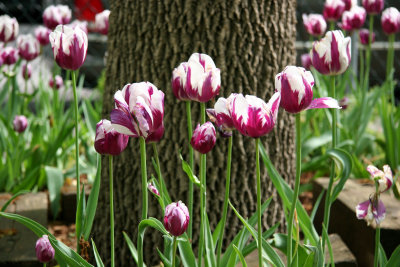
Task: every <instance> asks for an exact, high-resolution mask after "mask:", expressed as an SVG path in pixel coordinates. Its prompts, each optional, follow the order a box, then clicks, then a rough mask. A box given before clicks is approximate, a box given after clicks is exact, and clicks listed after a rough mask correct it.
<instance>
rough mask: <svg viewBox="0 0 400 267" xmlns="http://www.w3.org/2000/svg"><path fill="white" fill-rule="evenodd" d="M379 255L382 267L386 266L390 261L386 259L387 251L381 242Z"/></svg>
mask: <svg viewBox="0 0 400 267" xmlns="http://www.w3.org/2000/svg"><path fill="white" fill-rule="evenodd" d="M378 253H379V256H378V257H379V262H380V264H379V265H380V266H386V264H387V262H388V259H387V257H386V252H385V249H384V248H383V247H382V244H381V242H379V251H378Z"/></svg>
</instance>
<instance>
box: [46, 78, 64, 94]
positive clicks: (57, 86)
mask: <svg viewBox="0 0 400 267" xmlns="http://www.w3.org/2000/svg"><path fill="white" fill-rule="evenodd" d="M55 80H56V84H55V85H54V80H53V77H50V80H49V86H50V88H54V89H56V90H58V89H60V88H61V87H63V85H64V82H63V79H62V77H61V76H60V75H56V77H55Z"/></svg>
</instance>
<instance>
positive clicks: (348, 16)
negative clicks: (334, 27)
mask: <svg viewBox="0 0 400 267" xmlns="http://www.w3.org/2000/svg"><path fill="white" fill-rule="evenodd" d="M366 17H367V13H366V12H365V9H364V8H362V7H360V6H356V5H355V6H353V7H352V8H351V9H350V10H349V11H345V12H343V16H342V23H340V25H339V26H340V27H341V28H342V29H343V30H345V31H353V30H358V29H360V28H361V27H362V26H363V25H364V22H365V19H366Z"/></svg>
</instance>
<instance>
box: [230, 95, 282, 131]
mask: <svg viewBox="0 0 400 267" xmlns="http://www.w3.org/2000/svg"><path fill="white" fill-rule="evenodd" d="M280 100H281V94H280V93H279V92H276V93H275V94H273V95H272V97H271V99H270V100H269V101H268V103H265V102H264V100H262V99H261V98H258V97H256V96H253V95H246V97H244V96H243V95H242V94H238V95H236V96H235V98H234V99H233V101H232V107H231V110H232V120H233V124H234V125H235V128H236V129H237V130H238V131H239V132H240V133H241V134H243V135H246V136H250V137H253V138H258V137H260V136H263V135H266V134H267V133H269V132H270V131H271V130H272V129H273V127H274V126H275V123H276V119H277V116H278V109H279V103H280Z"/></svg>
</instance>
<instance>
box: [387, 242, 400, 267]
mask: <svg viewBox="0 0 400 267" xmlns="http://www.w3.org/2000/svg"><path fill="white" fill-rule="evenodd" d="M397 266H400V246H397V248H396V249H395V250H394V251H393V253H392V256H390V259H389V260H388V262H387V264H386V267H397Z"/></svg>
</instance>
